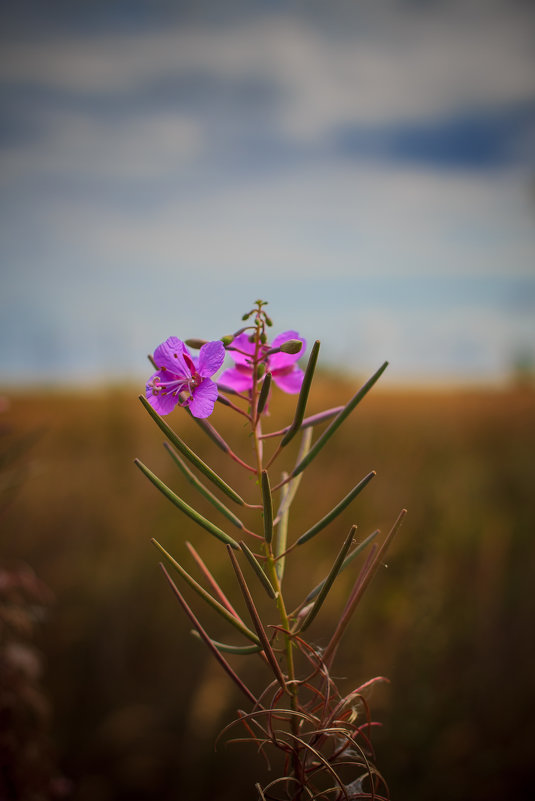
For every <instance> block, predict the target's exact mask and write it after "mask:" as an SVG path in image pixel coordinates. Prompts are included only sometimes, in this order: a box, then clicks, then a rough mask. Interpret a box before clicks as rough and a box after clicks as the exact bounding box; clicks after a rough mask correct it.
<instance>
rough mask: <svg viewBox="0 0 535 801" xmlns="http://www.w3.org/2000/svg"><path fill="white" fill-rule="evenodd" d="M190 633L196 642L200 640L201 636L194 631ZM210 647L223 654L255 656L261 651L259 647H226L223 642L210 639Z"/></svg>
mask: <svg viewBox="0 0 535 801" xmlns="http://www.w3.org/2000/svg"><path fill="white" fill-rule="evenodd" d="M191 633H192V634H193V636H194V637H195V639H196V640H202V637H201V635H200V634H199V632H198V631H196V629H192V631H191ZM210 641H211V643H212V645H213V646H214V647H215V648H217V650H218V651H221V652H222V653H224V654H257V653H258V652H259V651H261V650H262V646H261V645H228V644H227V643H225V642H218V641H217V640H212V639H210Z"/></svg>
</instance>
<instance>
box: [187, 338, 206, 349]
mask: <svg viewBox="0 0 535 801" xmlns="http://www.w3.org/2000/svg"><path fill="white" fill-rule="evenodd" d="M207 341H208V340H207V339H186V342H185V344H186V345H187V346H188V348H194V349H195V350H199V348H202V346H203V345H206V343H207Z"/></svg>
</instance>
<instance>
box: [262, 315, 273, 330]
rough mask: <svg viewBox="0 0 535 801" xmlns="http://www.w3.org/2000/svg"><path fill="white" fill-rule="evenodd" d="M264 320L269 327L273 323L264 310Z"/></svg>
mask: <svg viewBox="0 0 535 801" xmlns="http://www.w3.org/2000/svg"><path fill="white" fill-rule="evenodd" d="M264 320H265V321H266V325H269V327H270V328H271V326H272V325H273V320H272V319H271V317H268V316H267V314H266V313H265V312H264Z"/></svg>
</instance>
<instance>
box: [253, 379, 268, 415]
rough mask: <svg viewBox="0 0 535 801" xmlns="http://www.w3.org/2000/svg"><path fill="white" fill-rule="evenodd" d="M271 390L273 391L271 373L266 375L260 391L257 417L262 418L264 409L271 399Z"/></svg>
mask: <svg viewBox="0 0 535 801" xmlns="http://www.w3.org/2000/svg"><path fill="white" fill-rule="evenodd" d="M270 389H271V373H266V375H265V377H264V380H263V382H262V389H261V390H260V395H259V396H258V405H257V407H256V416H257V417H260V415H261V414H262V412H263V411H264V407H265V405H266V403H267V399H268V397H269V390H270Z"/></svg>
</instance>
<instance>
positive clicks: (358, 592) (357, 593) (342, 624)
mask: <svg viewBox="0 0 535 801" xmlns="http://www.w3.org/2000/svg"><path fill="white" fill-rule="evenodd" d="M406 514H407V510H406V509H402V510H401V512H400V513H399V515H398V517H397V519H396V522H395V523H394V525H393V526H392V528H391V529H390V531H389V532H388V534H387V535H386V538H385V540H384V542H383V544H382V545H381V547H380V548H379V550H378V551H377V554H376V556H375V559H374V560H373V562H372V563H371V565H370V566H369V568H368V569H367V571H366V573H365V574H364V575H363V576H362V579H361V580H360V581H358V583H357V585H356V586H355V589H354V591H353V592H352V594H351V597H350V600H349V602H348V603H347V605H346V608H345V609H344V611H343V613H342V616H341V617H340V620H339V622H338V625H337V627H336V630H335V632H334V634H333V635H332V637H331V640H330V642H329V643H328V645H327V648H326V649H325V652H324V654H323V659H324V661H325V664H327V665H329V664H330V662H331V661H332V659H333V657H334V653H335V651H336V648H337V646H338V643H339V642H340V639H341V638H342V634H343V633H344V631H345V629H346V627H347V624H348V623H349V621H350V619H351V616H352V615H353V612H354V611H355V609H356V608H357V605H358V603H359V601H360V599H361V598H362V595H363V593H364V591H365V590H366V588H367V587H368V585H369V583H370V581H371V580H372V578H373V577H374V576H375V574H376V572H377V569H378V567H379V565H381V564H383V561H384V557H385V554H386V551H387V549H388V547H389V545H390V543H391V542H392V540H393V539H394V537H395V535H396V534H397V532H398V531H399V528H400V526H401V524H402V522H403V518H404V517H405V515H406ZM227 547H228V546H227Z"/></svg>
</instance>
